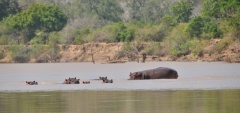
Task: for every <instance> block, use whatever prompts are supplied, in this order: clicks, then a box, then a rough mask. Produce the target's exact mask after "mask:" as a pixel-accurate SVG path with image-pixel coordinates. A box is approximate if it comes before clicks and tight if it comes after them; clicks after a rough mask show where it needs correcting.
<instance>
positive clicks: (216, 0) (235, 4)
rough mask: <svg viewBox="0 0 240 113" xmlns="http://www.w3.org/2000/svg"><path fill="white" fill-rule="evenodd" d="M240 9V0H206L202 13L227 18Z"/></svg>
mask: <svg viewBox="0 0 240 113" xmlns="http://www.w3.org/2000/svg"><path fill="white" fill-rule="evenodd" d="M239 11H240V1H239V0H204V2H203V8H202V15H203V16H204V17H207V18H225V17H229V16H230V15H233V14H235V13H237V12H239Z"/></svg>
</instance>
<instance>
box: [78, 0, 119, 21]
mask: <svg viewBox="0 0 240 113" xmlns="http://www.w3.org/2000/svg"><path fill="white" fill-rule="evenodd" d="M77 2H78V4H79V5H78V6H79V10H81V11H79V12H80V13H89V14H91V15H97V16H98V17H99V18H100V19H102V20H104V21H106V22H117V21H120V20H121V16H122V14H123V12H124V11H123V9H122V8H121V6H120V4H119V3H118V2H117V1H116V0H81V1H77Z"/></svg>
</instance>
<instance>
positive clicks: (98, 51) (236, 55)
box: [0, 40, 240, 63]
mask: <svg viewBox="0 0 240 113" xmlns="http://www.w3.org/2000/svg"><path fill="white" fill-rule="evenodd" d="M220 41H221V40H211V41H209V43H208V45H207V46H206V47H205V48H204V51H205V52H204V53H203V54H201V55H198V56H195V55H193V54H191V53H189V54H187V55H182V56H180V57H173V56H170V55H165V56H158V55H149V54H147V56H146V61H186V62H189V61H208V62H213V61H224V62H235V63H240V42H239V41H236V42H234V43H232V44H231V45H229V46H227V47H225V48H224V49H223V50H222V51H221V52H214V51H213V52H207V51H210V50H211V51H212V50H213V48H214V47H215V45H216V44H217V43H219V42H220ZM123 46H124V44H123V43H88V44H82V45H59V48H60V52H59V57H57V58H56V59H52V58H48V59H46V60H44V61H43V62H48V63H49V62H93V61H94V62H104V63H122V62H128V61H139V62H142V57H143V56H142V54H143V53H145V50H144V48H146V47H147V46H150V45H149V44H141V45H140V46H139V48H138V50H136V51H132V52H129V51H128V52H126V51H125V50H123V49H122V48H123ZM2 48H4V57H3V58H2V59H1V60H0V62H1V63H14V61H13V60H12V59H11V56H10V55H11V52H9V51H8V46H4V47H2ZM29 62H31V63H35V62H39V61H38V59H34V58H31V59H30V60H29Z"/></svg>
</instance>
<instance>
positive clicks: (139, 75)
mask: <svg viewBox="0 0 240 113" xmlns="http://www.w3.org/2000/svg"><path fill="white" fill-rule="evenodd" d="M129 77H130V78H129V80H136V79H143V77H142V73H140V72H133V73H130V75H129Z"/></svg>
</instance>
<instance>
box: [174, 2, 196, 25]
mask: <svg viewBox="0 0 240 113" xmlns="http://www.w3.org/2000/svg"><path fill="white" fill-rule="evenodd" d="M171 12H172V15H173V16H175V18H176V20H177V22H188V21H189V20H190V16H191V15H192V5H191V4H190V3H188V2H184V1H181V2H177V3H175V4H174V5H173V6H172V7H171Z"/></svg>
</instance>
